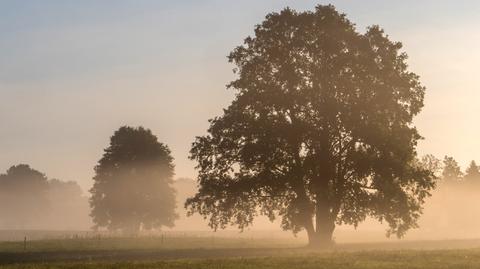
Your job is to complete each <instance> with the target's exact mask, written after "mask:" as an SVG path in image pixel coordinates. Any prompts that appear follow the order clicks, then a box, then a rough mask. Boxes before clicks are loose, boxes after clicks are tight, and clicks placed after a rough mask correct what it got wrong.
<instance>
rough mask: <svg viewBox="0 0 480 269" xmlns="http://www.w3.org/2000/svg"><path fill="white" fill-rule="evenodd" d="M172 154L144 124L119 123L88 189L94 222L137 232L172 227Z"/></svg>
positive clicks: (173, 202) (173, 195)
mask: <svg viewBox="0 0 480 269" xmlns="http://www.w3.org/2000/svg"><path fill="white" fill-rule="evenodd" d="M173 169H174V165H173V158H172V156H171V154H170V150H169V149H168V147H167V146H166V145H164V144H162V143H160V142H158V140H157V137H156V136H154V135H153V134H152V132H151V131H150V130H148V129H144V128H142V127H139V128H132V127H126V126H125V127H121V128H120V129H118V130H117V131H116V132H115V133H114V135H113V136H112V137H111V139H110V146H109V147H108V148H107V149H105V153H104V154H103V157H102V158H101V159H100V161H99V162H98V165H97V166H96V167H95V177H94V178H93V180H94V185H93V187H92V189H91V190H90V192H91V193H92V197H91V198H90V207H91V209H92V211H91V216H92V217H93V222H94V223H95V228H98V227H106V228H107V229H109V230H112V231H115V230H120V231H123V232H129V233H137V232H138V231H139V230H140V229H145V230H149V229H154V228H160V227H161V226H167V227H172V226H173V224H174V220H175V219H176V218H177V215H176V214H175V207H176V206H175V190H174V188H173V187H172V184H173V175H174V170H173Z"/></svg>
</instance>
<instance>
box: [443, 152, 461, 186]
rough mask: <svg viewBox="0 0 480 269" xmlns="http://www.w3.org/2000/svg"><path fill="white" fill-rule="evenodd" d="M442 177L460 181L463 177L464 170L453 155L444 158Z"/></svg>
mask: <svg viewBox="0 0 480 269" xmlns="http://www.w3.org/2000/svg"><path fill="white" fill-rule="evenodd" d="M442 179H443V180H445V181H447V182H448V181H450V182H454V181H460V180H462V179H463V173H462V170H461V169H460V166H459V165H458V163H457V161H455V159H454V158H453V157H449V156H445V158H444V159H443V172H442Z"/></svg>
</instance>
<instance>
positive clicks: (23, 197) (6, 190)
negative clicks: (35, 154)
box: [0, 164, 50, 229]
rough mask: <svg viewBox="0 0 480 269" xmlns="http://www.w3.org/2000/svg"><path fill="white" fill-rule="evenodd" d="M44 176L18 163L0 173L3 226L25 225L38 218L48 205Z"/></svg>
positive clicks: (0, 210) (0, 202)
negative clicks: (4, 172)
mask: <svg viewBox="0 0 480 269" xmlns="http://www.w3.org/2000/svg"><path fill="white" fill-rule="evenodd" d="M47 195H48V181H47V177H46V176H45V175H44V174H43V173H41V172H39V171H37V170H35V169H32V168H30V166H29V165H26V164H19V165H14V166H12V167H10V168H9V169H8V170H7V172H6V174H1V175H0V215H1V223H2V226H3V227H4V228H16V229H19V228H27V226H28V225H29V224H32V223H35V222H39V221H40V220H41V218H42V217H44V216H45V214H46V213H47V210H48V208H49V206H50V204H49V201H48V197H47Z"/></svg>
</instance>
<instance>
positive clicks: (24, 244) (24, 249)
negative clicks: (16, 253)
mask: <svg viewBox="0 0 480 269" xmlns="http://www.w3.org/2000/svg"><path fill="white" fill-rule="evenodd" d="M23 251H27V236H25V237H24V238H23Z"/></svg>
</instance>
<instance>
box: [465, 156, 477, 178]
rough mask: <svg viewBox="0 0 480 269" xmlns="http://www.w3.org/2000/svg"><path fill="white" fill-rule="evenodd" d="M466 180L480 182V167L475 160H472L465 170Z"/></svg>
mask: <svg viewBox="0 0 480 269" xmlns="http://www.w3.org/2000/svg"><path fill="white" fill-rule="evenodd" d="M464 178H465V180H466V181H468V182H480V169H479V167H478V165H477V164H476V163H475V161H471V162H470V165H469V166H468V167H467V170H465V177H464Z"/></svg>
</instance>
